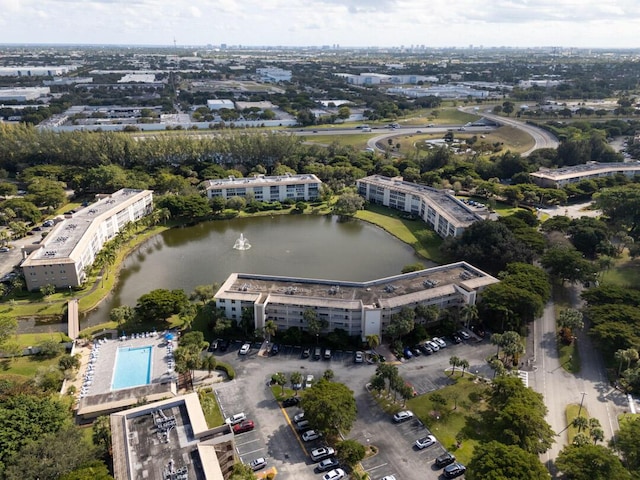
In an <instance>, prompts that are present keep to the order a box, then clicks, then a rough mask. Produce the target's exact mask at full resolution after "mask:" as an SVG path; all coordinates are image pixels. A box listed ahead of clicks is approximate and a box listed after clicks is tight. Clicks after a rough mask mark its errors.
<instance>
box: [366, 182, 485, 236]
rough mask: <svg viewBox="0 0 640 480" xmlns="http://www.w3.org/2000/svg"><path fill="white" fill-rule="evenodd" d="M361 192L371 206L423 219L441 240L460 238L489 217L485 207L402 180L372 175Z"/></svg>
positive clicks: (444, 191) (442, 191) (445, 191)
mask: <svg viewBox="0 0 640 480" xmlns="http://www.w3.org/2000/svg"><path fill="white" fill-rule="evenodd" d="M357 184H358V193H359V194H360V195H362V196H363V197H364V198H365V199H367V200H368V201H369V202H371V203H377V204H380V205H384V206H385V207H390V208H395V209H397V210H401V211H403V212H407V213H408V214H411V215H415V216H417V217H420V218H421V219H422V220H423V221H424V222H425V223H427V224H428V225H429V226H431V227H432V228H433V229H434V230H435V231H436V233H437V234H438V235H440V236H441V237H443V238H444V237H450V236H453V237H457V236H459V235H461V234H462V232H463V231H464V229H465V228H467V227H469V226H470V225H471V224H473V223H475V222H477V221H479V220H484V219H486V218H489V211H488V210H487V209H486V207H484V206H483V205H479V204H476V205H477V206H474V205H467V204H465V203H463V202H461V201H460V200H458V199H457V198H456V197H455V196H453V195H452V194H451V193H449V192H448V191H447V190H438V189H436V188H431V187H427V186H425V185H418V184H417V183H411V182H405V181H403V180H402V177H394V178H389V177H383V176H380V175H372V176H370V177H365V178H361V179H360V180H358V182H357Z"/></svg>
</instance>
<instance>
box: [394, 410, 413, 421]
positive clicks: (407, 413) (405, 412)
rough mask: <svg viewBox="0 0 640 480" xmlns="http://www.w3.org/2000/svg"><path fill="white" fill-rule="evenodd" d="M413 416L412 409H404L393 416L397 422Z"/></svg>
mask: <svg viewBox="0 0 640 480" xmlns="http://www.w3.org/2000/svg"><path fill="white" fill-rule="evenodd" d="M412 418H413V412H412V411H411V410H402V411H401V412H398V413H396V414H395V415H394V416H393V421H394V422H396V423H401V422H406V421H407V420H411V419H412Z"/></svg>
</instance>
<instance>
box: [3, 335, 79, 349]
mask: <svg viewBox="0 0 640 480" xmlns="http://www.w3.org/2000/svg"><path fill="white" fill-rule="evenodd" d="M12 340H14V341H15V342H16V343H17V344H18V345H20V346H21V347H22V348H27V347H35V346H36V345H38V344H39V343H41V342H44V341H45V340H55V341H56V342H65V341H69V340H70V339H69V338H68V337H67V335H66V334H64V333H62V332H51V333H23V334H20V335H16V336H15V337H14V338H13V339H12Z"/></svg>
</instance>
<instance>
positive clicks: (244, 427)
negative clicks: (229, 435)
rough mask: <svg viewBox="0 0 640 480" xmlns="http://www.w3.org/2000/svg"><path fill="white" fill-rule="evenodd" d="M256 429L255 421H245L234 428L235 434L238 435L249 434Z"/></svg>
mask: <svg viewBox="0 0 640 480" xmlns="http://www.w3.org/2000/svg"><path fill="white" fill-rule="evenodd" d="M254 428H255V425H254V424H253V421H251V420H245V421H244V422H242V423H239V424H237V425H234V426H233V433H235V434H238V433H244V432H249V431H251V430H253V429H254Z"/></svg>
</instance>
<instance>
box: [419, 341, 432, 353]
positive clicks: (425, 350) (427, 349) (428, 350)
mask: <svg viewBox="0 0 640 480" xmlns="http://www.w3.org/2000/svg"><path fill="white" fill-rule="evenodd" d="M420 350H422V353H424V354H425V355H431V354H432V353H433V350H432V349H431V347H430V346H429V345H427V344H426V343H424V344H422V345H420Z"/></svg>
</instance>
